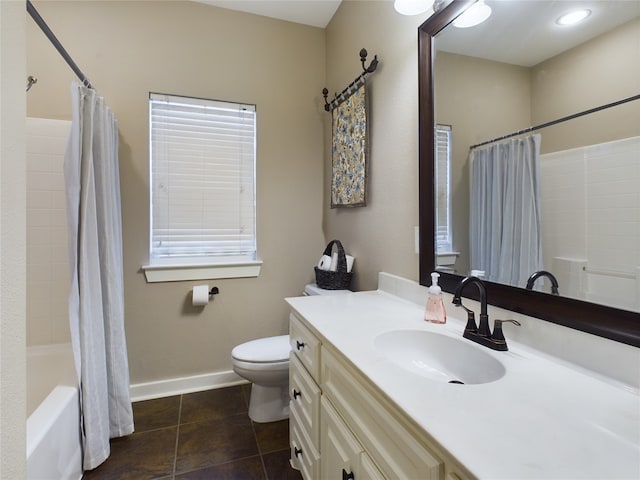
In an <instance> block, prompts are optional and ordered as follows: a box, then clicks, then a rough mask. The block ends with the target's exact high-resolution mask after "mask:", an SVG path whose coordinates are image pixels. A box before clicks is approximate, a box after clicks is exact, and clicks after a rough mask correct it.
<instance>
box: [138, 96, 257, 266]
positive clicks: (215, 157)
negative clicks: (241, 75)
mask: <svg viewBox="0 0 640 480" xmlns="http://www.w3.org/2000/svg"><path fill="white" fill-rule="evenodd" d="M149 118H150V155H151V161H150V170H151V171H150V175H151V189H150V190H151V234H150V237H151V238H150V244H151V245H150V259H151V260H153V259H163V258H164V259H170V258H174V257H190V258H197V257H200V258H203V257H218V258H219V257H241V258H247V257H248V258H251V259H255V257H256V228H255V223H256V204H255V156H256V153H255V152H256V146H255V144H256V111H255V105H243V104H236V103H229V102H221V101H213V100H204V99H195V98H188V97H178V96H174V95H163V94H155V93H152V94H150V95H149Z"/></svg>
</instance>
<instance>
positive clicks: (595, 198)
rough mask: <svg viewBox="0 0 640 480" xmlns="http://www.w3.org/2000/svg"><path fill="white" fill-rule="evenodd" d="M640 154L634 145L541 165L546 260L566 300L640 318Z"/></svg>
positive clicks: (553, 156)
mask: <svg viewBox="0 0 640 480" xmlns="http://www.w3.org/2000/svg"><path fill="white" fill-rule="evenodd" d="M639 152H640V137H631V138H627V139H624V140H615V141H612V142H606V143H602V144H598V145H590V146H586V147H580V148H573V149H569V150H563V151H560V152H554V153H548V154H546V155H542V156H541V157H540V176H541V182H540V184H541V191H542V198H543V199H544V201H543V203H542V233H543V241H542V244H543V245H544V248H543V260H544V265H550V266H552V271H553V272H556V273H555V274H556V275H557V278H558V282H559V284H560V286H561V287H562V285H570V286H571V288H572V290H570V291H564V292H563V295H568V296H573V297H575V298H580V299H583V300H587V301H592V302H595V303H604V304H606V305H612V306H619V307H620V308H623V309H625V310H636V311H640V296H639V293H640V277H638V273H639V272H640V196H639V195H638V185H640V166H639V165H638V154H639ZM569 278H571V280H570V281H569ZM565 288H566V287H565Z"/></svg>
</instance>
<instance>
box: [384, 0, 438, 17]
mask: <svg viewBox="0 0 640 480" xmlns="http://www.w3.org/2000/svg"><path fill="white" fill-rule="evenodd" d="M433 1H434V0H395V1H394V2H393V8H395V10H396V12H398V13H399V14H401V15H418V14H420V13H424V12H426V11H427V10H429V9H431V7H432V6H433Z"/></svg>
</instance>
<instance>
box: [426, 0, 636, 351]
mask: <svg viewBox="0 0 640 480" xmlns="http://www.w3.org/2000/svg"><path fill="white" fill-rule="evenodd" d="M473 3H474V1H473V0H461V1H454V2H451V3H449V4H448V5H447V6H446V7H444V8H441V9H440V10H439V11H438V13H437V14H435V15H433V16H432V17H430V18H429V19H428V20H427V21H426V22H425V23H424V24H423V25H421V26H420V28H419V31H418V35H419V99H420V117H419V118H420V125H419V128H420V250H421V255H420V279H421V283H422V284H423V285H428V284H429V280H430V279H429V274H430V272H431V271H433V269H435V268H436V265H442V263H443V262H442V261H441V260H442V259H441V258H440V259H438V261H436V255H435V253H434V247H435V245H434V244H435V242H434V238H435V232H436V229H435V225H434V223H435V221H436V214H435V212H434V205H435V197H436V192H435V189H434V180H435V178H434V168H435V163H436V155H435V147H434V145H435V137H436V132H435V125H436V123H438V122H439V121H440V122H442V123H448V124H449V125H451V126H452V132H453V133H452V136H453V137H454V138H455V136H456V131H458V134H459V137H461V141H462V144H463V146H462V147H461V149H462V154H461V155H458V156H461V157H462V159H463V160H462V161H463V163H464V162H466V156H467V153H468V151H469V150H468V149H469V146H470V145H471V144H475V143H481V142H483V141H485V140H491V139H493V138H495V137H498V136H501V135H505V134H508V133H511V132H515V131H518V130H521V129H523V128H525V127H528V126H529V125H539V124H543V123H545V122H548V121H550V120H555V119H556V118H561V117H563V116H565V115H569V114H573V113H576V111H577V110H576V109H574V110H573V111H570V112H560V113H559V112H554V114H553V118H543V117H544V115H549V113H548V112H553V111H554V109H553V107H554V106H555V104H558V102H557V101H555V102H552V103H554V105H551V106H549V105H547V108H546V110H545V109H543V108H541V107H538V106H536V104H535V99H533V100H529V99H530V98H532V97H533V95H532V94H531V91H533V90H534V89H533V87H531V85H528V87H527V89H528V92H526V93H527V94H528V95H529V97H528V98H526V99H525V100H522V99H521V100H519V101H514V100H509V101H505V100H500V101H498V102H496V105H498V106H497V107H496V108H502V107H504V106H505V105H506V106H507V107H513V106H514V105H524V106H525V107H526V109H525V112H524V115H523V114H522V112H519V111H518V110H517V109H515V108H513V109H512V110H513V113H511V114H509V115H506V114H505V115H501V116H500V122H502V123H500V122H488V121H486V119H487V118H489V117H491V112H488V113H487V114H485V115H484V116H480V118H482V119H484V120H483V122H480V128H478V126H477V123H478V122H476V125H475V126H474V125H465V121H468V120H469V119H470V118H473V115H470V110H471V109H473V108H475V107H476V106H477V105H476V104H474V103H471V102H473V100H469V99H468V97H467V98H465V95H468V94H469V93H470V91H472V90H476V92H477V91H480V92H484V95H485V96H487V97H489V96H490V95H492V94H493V93H495V92H496V91H499V90H505V85H504V84H502V83H499V82H497V81H496V80H495V74H496V72H495V70H498V67H496V68H493V69H492V68H489V69H486V70H487V72H488V75H487V76H488V78H493V79H494V81H493V83H488V84H481V83H480V82H479V79H480V78H481V75H477V74H475V73H468V75H467V76H465V75H463V74H460V73H458V75H455V76H453V77H449V78H448V82H444V87H443V86H442V85H443V82H442V81H441V82H440V87H438V85H439V83H438V78H439V77H438V75H444V74H442V73H438V72H441V71H442V70H437V69H441V64H447V60H449V62H448V63H449V64H451V63H452V62H451V61H450V60H451V59H453V60H456V61H461V60H466V61H469V60H471V61H472V62H476V63H482V64H483V66H485V67H486V66H487V65H489V66H491V65H498V64H499V66H501V67H505V66H507V67H509V68H512V67H511V66H509V65H507V63H508V62H513V61H514V60H512V59H505V58H504V57H499V56H498V57H495V58H491V59H487V58H482V59H477V58H478V56H480V55H482V56H485V57H486V54H487V53H490V54H491V55H499V54H511V53H513V52H514V51H515V50H516V49H515V48H514V45H515V44H516V43H517V42H514V41H509V42H507V41H505V38H506V37H505V36H504V33H503V32H502V31H501V30H500V25H497V24H496V23H493V24H492V25H491V27H490V28H489V29H488V30H487V31H485V32H484V34H483V35H482V37H483V39H493V40H494V41H496V40H497V41H498V44H499V45H502V46H505V45H506V48H504V49H503V50H504V51H503V52H498V51H497V50H495V49H491V48H488V47H486V46H483V45H480V43H479V41H474V40H471V39H470V37H469V35H470V34H471V33H470V32H471V30H473V28H479V27H481V26H478V27H472V28H469V29H464V30H466V31H463V30H462V29H455V30H456V31H455V32H453V33H451V32H452V31H453V30H454V27H453V26H449V24H450V23H451V22H452V21H453V19H455V18H456V17H457V16H458V15H459V14H460V13H461V12H463V11H464V10H465V9H466V8H467V7H468V6H469V5H471V4H473ZM486 3H487V4H489V5H490V6H492V8H493V9H494V14H496V13H498V11H499V9H500V8H503V7H509V8H511V12H510V14H511V15H513V14H514V11H513V7H514V6H516V5H520V6H522V4H526V3H529V2H526V1H523V2H504V1H502V2H501V1H497V2H491V1H490V0H488V1H487V2H486ZM535 3H536V4H537V6H540V5H541V3H540V2H535ZM547 3H548V4H550V6H549V8H551V7H552V6H553V5H554V4H555V5H556V6H557V4H562V5H567V4H568V2H545V5H546V4H547ZM571 3H578V2H571ZM581 3H589V4H591V5H592V8H597V7H599V6H602V3H603V2H581ZM613 3H621V4H627V5H629V4H630V3H635V2H606V6H607V7H608V6H609V5H612V4H613ZM598 4H599V5H598ZM547 10H548V9H547V8H546V7H543V8H537V11H538V12H545V11H547ZM625 15H629V14H628V12H627V13H625ZM636 15H637V14H636ZM492 16H493V15H492ZM509 18H510V17H509V15H507V16H506V17H504V16H503V15H502V14H496V16H495V19H494V20H495V21H498V20H500V21H501V22H502V23H503V24H507V25H508V26H511V27H512V28H515V29H516V31H520V32H521V33H523V32H524V30H522V29H520V27H517V26H514V24H513V22H512V21H510V20H509ZM526 18H527V20H530V16H529V17H526ZM631 18H633V16H630V17H628V20H631ZM623 23H624V22H623ZM611 28H613V26H611V25H608V26H604V30H602V31H601V33H603V32H606V31H607V30H609V29H611ZM635 28H636V29H638V24H637V23H636V24H635ZM461 31H462V32H463V40H464V41H463V42H461V43H462V45H463V46H465V48H468V47H469V46H478V49H479V51H480V53H478V52H472V51H468V50H464V51H456V50H455V48H458V47H456V46H455V38H454V39H453V40H451V38H449V37H452V36H459V35H460V33H458V32H461ZM530 35H531V34H526V35H525V42H524V43H525V44H528V45H533V44H536V45H537V44H544V43H545V42H544V41H542V40H540V41H534V40H533V38H532V37H531V36H530ZM436 37H437V38H436ZM547 37H548V35H547ZM441 39H442V40H441ZM585 41H586V40H585V39H584V38H583V39H581V40H580V41H578V43H574V44H573V45H570V46H569V47H565V48H573V47H575V46H576V45H578V44H579V43H584V42H585ZM439 42H441V44H442V45H440V44H439ZM546 43H548V45H543V46H545V48H547V47H548V48H552V47H555V46H556V45H555V44H556V43H559V42H557V41H552V42H546ZM635 44H637V42H636V43H635ZM441 49H442V50H441ZM444 49H448V50H449V52H444ZM634 52H635V53H633V54H635V55H637V50H636V51H634ZM559 53H560V51H555V52H552V53H548V52H547V53H546V56H543V57H542V58H543V60H540V58H534V59H533V60H530V61H529V62H533V63H529V65H524V66H523V65H519V66H518V68H516V70H518V71H520V73H521V74H522V72H524V74H525V75H526V76H528V78H532V75H531V73H530V70H529V69H531V68H534V69H535V67H531V66H530V65H539V64H541V63H543V62H544V61H545V60H544V58H548V57H549V56H552V57H554V56H555V57H556V58H559V57H557V55H558V54H559ZM469 57H476V59H473V58H472V59H469ZM491 62H493V63H491ZM635 63H636V64H637V63H638V62H637V61H636V62H635ZM604 66H605V65H598V67H599V68H600V69H602V68H603V67H604ZM458 67H459V68H467V69H468V68H469V67H468V65H467V66H466V67H464V66H463V67H460V66H459V65H458ZM551 73H553V72H552V70H551V69H550V68H549V67H546V68H540V69H539V70H538V71H536V72H535V73H534V74H533V79H534V80H533V81H530V84H531V83H535V81H536V80H541V79H542V80H544V79H543V78H542V77H544V75H545V74H547V75H549V76H550V75H551ZM611 76H612V75H609V77H611ZM614 76H615V75H614ZM515 77H517V74H513V72H511V73H510V74H509V75H508V78H509V79H510V80H513V79H514V78H515ZM619 77H622V76H621V75H619ZM583 79H585V80H586V81H585V82H584V83H585V85H587V86H589V87H597V85H596V84H597V82H596V81H595V77H589V76H587V77H583ZM622 80H625V79H622ZM465 82H467V83H465ZM629 84H631V88H633V89H635V92H634V93H635V94H637V93H638V81H637V76H636V77H635V79H633V78H632V79H627V86H626V87H625V88H627V90H628V88H629ZM447 88H448V89H449V90H450V92H449V95H450V96H449V98H448V99H446V100H445V99H443V98H442V97H441V96H440V93H442V92H441V91H440V90H443V89H447ZM518 88H520V89H521V90H522V87H516V90H518ZM527 89H525V90H527ZM434 90H435V96H434ZM605 91H606V92H607V93H606V94H605V95H603V94H601V93H600V94H599V93H597V92H592V91H590V99H591V100H592V101H595V102H597V103H596V104H595V105H592V106H597V105H602V104H605V103H608V102H610V101H614V100H619V98H613V99H611V100H609V99H606V98H605V97H606V95H607V94H609V93H610V89H605ZM500 93H503V92H502V91H501V92H500ZM569 93H572V94H573V93H575V92H574V91H573V90H570V92H569ZM538 96H539V95H538ZM565 96H567V97H570V96H571V95H569V94H567V93H566V92H565ZM456 102H461V105H462V110H460V109H458V112H459V111H462V112H463V113H466V114H465V115H460V114H458V116H456V115H450V116H449V118H446V119H443V120H440V117H439V116H438V115H440V116H446V115H449V114H450V113H451V112H452V111H455V108H453V107H454V106H455V103H456ZM500 102H501V103H500ZM476 103H479V102H476ZM528 105H531V106H530V107H528ZM632 105H633V108H630V106H632ZM465 108H466V112H465ZM585 109H586V108H582V109H581V110H579V111H582V110H585ZM639 109H640V101H639V100H636V101H635V103H634V102H629V103H628V104H626V105H624V106H617V107H614V108H612V109H610V111H609V110H608V111H603V112H602V113H597V114H594V116H600V117H601V118H605V124H606V125H614V124H615V125H618V127H616V128H615V129H613V128H610V130H615V131H614V132H613V133H612V134H607V135H609V136H608V137H607V136H605V137H604V138H603V139H598V140H597V141H596V142H592V143H601V142H606V141H609V140H610V139H612V138H614V137H616V136H617V139H620V138H627V137H631V136H634V135H635V136H637V135H638V113H637V112H638V111H639ZM616 110H622V111H624V112H626V113H625V115H629V113H628V112H629V111H633V112H635V113H631V116H632V117H628V116H627V117H625V118H634V119H635V120H634V121H629V120H622V121H612V120H611V118H612V117H611V115H610V114H611V112H614V111H616ZM545 112H547V113H545ZM633 115H635V117H633ZM506 118H508V119H509V120H510V122H506V121H503V120H504V119H506ZM585 118H586V117H585ZM590 120H591V119H590ZM581 121H582V120H571V122H578V123H577V125H575V124H574V125H573V126H571V127H568V126H569V125H571V123H570V122H567V124H565V125H559V126H558V127H554V128H557V129H558V130H562V129H564V131H560V132H556V133H554V132H553V131H552V130H547V129H545V130H544V131H542V137H543V141H542V143H543V144H546V145H549V146H550V147H549V148H553V150H551V151H556V150H557V149H558V148H557V147H551V146H552V145H554V144H561V143H562V141H563V138H567V137H568V135H567V131H568V130H567V128H569V129H570V130H573V131H579V132H586V131H587V129H586V128H585V127H584V124H583V123H579V122H581ZM514 122H515V123H514ZM467 123H469V122H467ZM620 125H622V127H620ZM625 129H626V131H625ZM600 130H604V129H602V128H601V129H600ZM611 135H613V137H611ZM577 136H578V135H572V140H571V142H574V143H573V144H570V145H569V146H566V147H564V148H577V147H579V146H581V145H580V144H578V143H576V142H578V139H577V138H576V139H575V141H574V140H573V137H577ZM565 144H567V142H565ZM586 144H590V143H582V145H586ZM543 148H544V147H543ZM561 148H563V147H561ZM461 149H460V147H459V148H458V149H457V150H458V151H459V150H461ZM454 150H456V147H454ZM464 150H466V151H464ZM458 153H459V152H458ZM542 153H545V151H544V150H543V151H542ZM454 155H455V152H454ZM454 168H455V167H454ZM465 168H466V169H467V173H466V174H467V177H466V179H464V175H462V174H461V175H460V178H459V179H458V182H457V184H456V183H454V184H453V188H452V198H453V200H454V201H453V202H452V208H453V214H452V218H453V219H454V220H453V222H452V223H453V226H454V230H453V231H454V234H453V235H454V238H455V231H456V222H458V224H461V225H462V227H460V226H458V230H459V231H465V225H466V226H467V227H466V230H467V231H466V236H467V238H468V225H469V220H468V213H467V212H468V205H469V193H468V188H469V181H470V180H469V173H468V167H465V166H464V165H463V166H462V167H458V169H459V170H460V171H464V169H465ZM454 175H455V173H454ZM565 176H566V175H565ZM555 177H556V178H561V177H562V175H555ZM463 187H464V188H463ZM636 192H637V187H636ZM460 193H461V195H460V196H461V197H462V200H460V201H456V200H455V199H456V195H457V194H460ZM543 202H544V200H543ZM456 205H457V206H456ZM458 210H460V211H458ZM637 211H638V210H635V214H636V215H637ZM543 212H544V210H543ZM438 233H439V234H440V229H439V230H438ZM467 243H468V242H467ZM637 244H638V243H637V242H636V244H635V245H634V246H633V247H632V248H636V249H637V248H638V247H637ZM453 249H454V250H457V249H456V248H455V240H454V248H453ZM460 250H463V249H460ZM460 253H461V255H462V254H463V252H462V251H461V252H460ZM467 255H468V248H467ZM458 262H460V263H458ZM465 262H467V263H466V265H465ZM455 265H456V266H455V267H454V268H455V269H456V270H457V269H460V270H461V272H460V273H461V274H467V272H468V269H469V268H470V267H469V266H468V265H469V264H468V257H467V260H465V259H464V258H456V259H455ZM545 269H547V270H548V269H549V268H545ZM461 278H462V276H460V275H456V274H455V273H446V270H445V271H443V272H442V278H441V284H442V285H443V287H444V289H445V290H446V291H449V292H451V291H453V289H454V288H455V286H456V285H457V283H458V282H459V281H460V280H461ZM565 286H566V287H569V286H570V285H568V283H567V284H566V285H565ZM487 288H488V298H489V303H491V304H494V305H497V306H501V307H503V308H508V309H510V310H514V311H517V312H519V313H524V314H527V315H530V316H534V317H537V318H541V319H544V320H547V321H551V322H554V323H558V324H561V325H565V326H568V327H571V328H576V329H579V330H582V331H585V332H589V333H592V334H596V335H600V336H604V337H607V338H611V339H614V340H617V341H621V342H624V343H628V344H631V345H635V346H640V314H638V313H636V312H633V311H631V310H630V309H629V307H628V306H625V308H613V307H611V306H606V305H604V304H603V302H601V301H599V299H589V301H584V300H580V299H577V298H569V297H567V296H566V295H565V296H560V297H558V296H552V295H549V294H548V293H542V292H541V291H532V290H526V289H524V288H523V286H518V287H516V286H513V285H506V284H499V283H494V282H487ZM562 288H563V286H562V284H561V285H560V291H561V295H562ZM544 290H545V291H548V290H547V288H546V287H544ZM576 297H579V295H576ZM594 302H598V303H594Z"/></svg>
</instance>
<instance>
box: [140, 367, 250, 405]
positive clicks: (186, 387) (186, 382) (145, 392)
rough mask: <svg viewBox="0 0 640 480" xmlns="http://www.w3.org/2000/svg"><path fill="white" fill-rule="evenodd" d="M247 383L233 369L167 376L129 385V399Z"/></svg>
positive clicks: (156, 396)
mask: <svg viewBox="0 0 640 480" xmlns="http://www.w3.org/2000/svg"><path fill="white" fill-rule="evenodd" d="M243 383H248V382H247V381H246V380H245V379H243V378H242V377H240V376H238V375H237V374H236V373H235V372H234V371H233V370H229V371H227V372H216V373H206V374H204V375H194V376H192V377H179V378H168V379H166V380H158V381H155V382H147V383H138V384H135V385H131V387H130V393H131V401H132V402H139V401H142V400H151V399H154V398H162V397H170V396H172V395H181V394H183V393H192V392H200V391H203V390H213V389H215V388H224V387H230V386H233V385H241V384H243Z"/></svg>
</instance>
